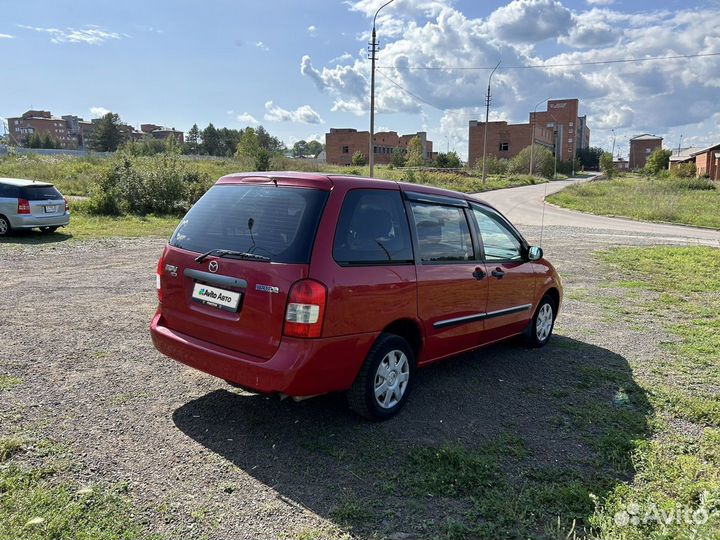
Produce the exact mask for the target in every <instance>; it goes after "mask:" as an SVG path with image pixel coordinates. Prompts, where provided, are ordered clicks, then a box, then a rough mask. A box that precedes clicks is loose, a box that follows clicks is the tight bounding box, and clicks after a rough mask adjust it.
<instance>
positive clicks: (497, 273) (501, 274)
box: [491, 268, 505, 279]
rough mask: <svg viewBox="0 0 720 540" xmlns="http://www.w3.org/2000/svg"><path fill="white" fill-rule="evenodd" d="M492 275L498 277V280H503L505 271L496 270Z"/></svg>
mask: <svg viewBox="0 0 720 540" xmlns="http://www.w3.org/2000/svg"><path fill="white" fill-rule="evenodd" d="M491 273H492V276H493V277H496V278H498V279H502V278H503V276H504V275H505V271H504V270H503V269H502V268H496V269H495V270H493V271H492V272H491Z"/></svg>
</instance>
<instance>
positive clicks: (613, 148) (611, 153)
mask: <svg viewBox="0 0 720 540" xmlns="http://www.w3.org/2000/svg"><path fill="white" fill-rule="evenodd" d="M610 131H612V134H613V145H612V151H611V152H610V155H611V156H613V159H615V130H614V129H611V130H610Z"/></svg>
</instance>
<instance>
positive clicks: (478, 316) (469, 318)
mask: <svg viewBox="0 0 720 540" xmlns="http://www.w3.org/2000/svg"><path fill="white" fill-rule="evenodd" d="M531 308H532V304H523V305H521V306H513V307H510V308H505V309H498V310H496V311H489V312H487V313H475V314H473V315H465V316H463V317H455V318H454V319H445V320H444V321H437V322H435V323H433V328H446V327H448V326H455V325H457V324H465V323H469V322H475V321H484V320H485V319H494V318H495V317H503V316H505V315H512V314H513V313H520V312H521V311H527V310H529V309H531Z"/></svg>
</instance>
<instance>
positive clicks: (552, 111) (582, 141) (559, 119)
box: [530, 99, 590, 161]
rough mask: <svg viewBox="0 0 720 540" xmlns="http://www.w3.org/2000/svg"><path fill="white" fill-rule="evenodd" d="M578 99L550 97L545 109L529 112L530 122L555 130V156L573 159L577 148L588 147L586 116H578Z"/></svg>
mask: <svg viewBox="0 0 720 540" xmlns="http://www.w3.org/2000/svg"><path fill="white" fill-rule="evenodd" d="M579 114H580V101H579V100H578V99H550V100H548V102H547V110H545V111H538V112H536V113H530V123H531V124H532V123H533V122H535V123H536V125H537V126H538V127H541V126H542V127H544V128H546V129H551V130H554V131H556V132H557V158H558V159H559V160H560V161H567V160H569V159H573V158H574V157H575V154H576V152H577V151H578V150H581V149H583V148H589V147H590V128H588V126H587V117H586V116H579Z"/></svg>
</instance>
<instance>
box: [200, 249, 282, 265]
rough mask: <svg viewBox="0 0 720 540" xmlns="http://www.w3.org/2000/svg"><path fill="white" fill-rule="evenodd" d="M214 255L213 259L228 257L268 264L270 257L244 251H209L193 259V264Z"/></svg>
mask: <svg viewBox="0 0 720 540" xmlns="http://www.w3.org/2000/svg"><path fill="white" fill-rule="evenodd" d="M211 255H214V256H215V257H228V258H232V259H243V260H246V261H263V262H270V257H266V256H265V255H257V254H256V253H248V252H246V251H235V250H232V249H217V248H216V249H211V250H210V251H206V252H205V253H203V254H202V255H199V256H198V257H195V262H203V261H204V260H205V259H207V258H208V257H209V256H211Z"/></svg>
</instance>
